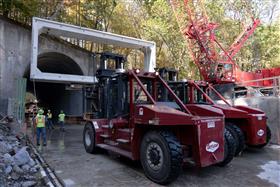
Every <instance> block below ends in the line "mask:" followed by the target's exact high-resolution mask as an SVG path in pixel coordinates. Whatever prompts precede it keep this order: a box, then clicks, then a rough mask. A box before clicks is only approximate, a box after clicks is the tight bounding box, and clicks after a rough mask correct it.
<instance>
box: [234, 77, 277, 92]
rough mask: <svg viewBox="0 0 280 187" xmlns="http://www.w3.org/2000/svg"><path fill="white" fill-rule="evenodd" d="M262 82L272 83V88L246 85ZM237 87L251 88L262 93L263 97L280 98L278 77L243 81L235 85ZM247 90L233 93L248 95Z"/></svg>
mask: <svg viewBox="0 0 280 187" xmlns="http://www.w3.org/2000/svg"><path fill="white" fill-rule="evenodd" d="M262 81H272V86H257V85H252V86H250V85H249V84H248V83H258V82H262ZM237 84H238V85H239V86H244V87H248V86H249V87H252V88H253V89H254V90H255V91H257V92H259V93H262V94H263V96H280V76H275V77H268V78H263V79H256V80H250V81H243V82H239V83H237ZM248 91H249V90H248V89H246V90H238V91H235V92H234V93H235V94H238V93H245V94H248Z"/></svg>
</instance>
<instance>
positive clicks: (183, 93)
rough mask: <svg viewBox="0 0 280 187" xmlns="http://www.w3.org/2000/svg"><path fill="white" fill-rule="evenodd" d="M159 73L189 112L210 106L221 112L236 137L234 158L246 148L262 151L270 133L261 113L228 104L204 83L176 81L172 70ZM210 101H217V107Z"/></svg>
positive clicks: (162, 69)
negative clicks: (260, 149)
mask: <svg viewBox="0 0 280 187" xmlns="http://www.w3.org/2000/svg"><path fill="white" fill-rule="evenodd" d="M159 72H160V75H161V76H162V78H163V79H165V80H167V81H168V85H169V86H170V87H171V88H172V90H173V91H174V92H175V93H176V94H177V96H178V97H179V98H181V100H182V101H183V102H184V103H185V104H186V107H187V108H188V109H189V110H190V111H198V110H204V109H205V108H206V109H208V108H209V106H211V107H214V108H217V109H221V110H222V111H223V113H224V115H225V125H226V128H227V129H228V130H229V131H230V132H231V134H232V135H233V137H234V138H235V142H236V144H235V145H236V151H235V155H238V154H240V152H242V150H243V149H244V148H245V146H246V145H247V146H250V147H256V148H262V147H264V146H265V145H267V144H268V142H269V141H270V139H271V131H270V128H269V126H267V124H266V119H267V117H266V115H265V113H264V112H263V111H261V110H259V109H256V108H252V107H248V106H233V105H231V104H230V103H229V102H228V101H226V99H225V98H224V97H223V96H222V95H221V94H220V93H219V92H218V91H217V90H215V88H214V87H213V86H212V85H211V84H209V83H207V82H205V81H193V80H184V81H177V79H178V77H177V75H178V72H177V71H176V70H174V69H168V68H161V69H160V70H159ZM212 98H215V100H219V101H220V104H217V102H215V101H214V100H213V99H212ZM195 108H196V110H194V109H195ZM198 108H199V109H198Z"/></svg>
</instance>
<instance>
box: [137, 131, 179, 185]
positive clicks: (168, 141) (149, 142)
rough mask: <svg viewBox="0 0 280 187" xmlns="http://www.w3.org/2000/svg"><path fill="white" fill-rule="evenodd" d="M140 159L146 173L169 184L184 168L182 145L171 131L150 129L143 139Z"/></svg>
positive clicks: (155, 180) (149, 176)
mask: <svg viewBox="0 0 280 187" xmlns="http://www.w3.org/2000/svg"><path fill="white" fill-rule="evenodd" d="M140 160H141V164H142V167H143V169H144V173H145V175H146V176H147V177H148V178H149V179H150V180H152V181H154V182H156V183H158V184H168V183H170V182H172V181H174V180H175V179H176V178H177V177H178V176H179V174H180V172H181V170H182V164H183V152H182V146H181V144H180V143H179V141H178V140H177V138H176V137H175V136H174V135H173V134H172V133H171V132H168V131H150V132H147V133H146V134H145V135H144V137H143V139H142V142H141V148H140Z"/></svg>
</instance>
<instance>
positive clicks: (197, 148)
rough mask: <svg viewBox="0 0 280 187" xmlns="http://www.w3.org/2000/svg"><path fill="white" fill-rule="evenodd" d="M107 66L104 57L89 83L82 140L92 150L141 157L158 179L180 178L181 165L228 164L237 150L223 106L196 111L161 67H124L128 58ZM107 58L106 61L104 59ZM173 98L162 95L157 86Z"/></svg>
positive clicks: (151, 175)
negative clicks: (202, 112) (174, 88)
mask: <svg viewBox="0 0 280 187" xmlns="http://www.w3.org/2000/svg"><path fill="white" fill-rule="evenodd" d="M107 57H108V58H110V59H111V60H112V59H114V58H116V60H115V67H113V68H112V69H109V68H108V67H107V61H106V58H101V59H102V60H101V62H100V63H101V64H102V65H100V67H101V68H100V69H98V70H97V72H96V77H97V78H98V83H96V84H94V85H91V86H89V87H87V88H86V95H87V97H88V100H91V104H88V105H89V106H90V111H91V112H90V113H86V114H85V116H84V119H85V121H86V124H85V127H84V131H83V142H84V147H85V150H86V151H87V152H88V153H96V152H97V151H98V149H100V148H101V149H105V150H109V151H112V152H114V153H117V154H119V155H122V156H125V157H128V158H130V159H132V160H140V161H141V164H142V167H143V169H144V173H145V175H146V176H147V177H148V178H149V179H150V180H152V181H154V182H156V183H159V184H167V183H170V182H172V181H173V180H175V179H176V178H177V177H178V175H179V174H180V172H181V169H182V165H183V164H184V163H187V162H189V161H191V162H193V163H195V165H196V166H197V167H206V166H210V165H215V164H219V165H226V164H228V163H229V162H230V161H231V160H232V158H233V155H234V151H235V150H234V145H233V144H234V138H233V137H232V136H231V134H230V132H229V131H227V130H226V132H225V133H224V129H225V128H224V115H223V112H222V111H221V110H220V109H217V108H215V109H214V110H212V111H208V112H209V115H205V116H199V115H193V114H192V112H191V111H190V110H189V109H188V108H187V107H186V106H185V105H184V103H183V102H182V101H181V100H180V99H179V98H178V96H177V95H176V94H175V93H174V92H173V91H172V90H171V88H170V87H169V86H168V85H167V83H166V82H165V81H164V80H163V79H162V78H161V77H160V76H159V74H158V72H155V73H151V72H143V71H140V70H138V69H136V70H128V71H125V70H124V69H123V68H122V67H123V62H124V59H122V58H121V57H120V56H114V57H112V56H110V55H107ZM104 64H105V65H104ZM159 87H161V88H162V90H164V91H165V92H166V94H167V95H168V97H169V98H170V100H168V101H162V100H161V99H160V97H159V94H160V93H158V88H159Z"/></svg>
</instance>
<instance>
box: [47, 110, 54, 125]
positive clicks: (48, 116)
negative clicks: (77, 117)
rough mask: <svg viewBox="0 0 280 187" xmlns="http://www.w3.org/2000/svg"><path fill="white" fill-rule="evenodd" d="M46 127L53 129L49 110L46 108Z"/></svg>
mask: <svg viewBox="0 0 280 187" xmlns="http://www.w3.org/2000/svg"><path fill="white" fill-rule="evenodd" d="M47 127H48V129H50V128H51V129H54V126H53V122H52V113H51V110H48V113H47Z"/></svg>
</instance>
